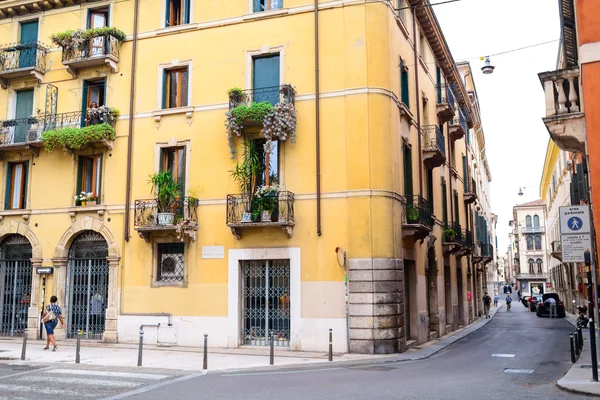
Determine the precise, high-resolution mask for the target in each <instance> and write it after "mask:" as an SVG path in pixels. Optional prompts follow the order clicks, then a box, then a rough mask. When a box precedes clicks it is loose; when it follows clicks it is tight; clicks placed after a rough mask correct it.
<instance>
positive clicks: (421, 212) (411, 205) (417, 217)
mask: <svg viewBox="0 0 600 400" xmlns="http://www.w3.org/2000/svg"><path fill="white" fill-rule="evenodd" d="M406 223H407V224H408V225H423V226H427V227H430V228H431V227H432V226H433V212H432V207H431V203H430V202H429V200H427V199H425V198H423V197H421V196H419V195H413V196H410V197H407V199H406Z"/></svg>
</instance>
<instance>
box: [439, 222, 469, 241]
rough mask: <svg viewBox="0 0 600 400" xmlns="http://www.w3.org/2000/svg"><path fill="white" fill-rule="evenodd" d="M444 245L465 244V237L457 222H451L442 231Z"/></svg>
mask: <svg viewBox="0 0 600 400" xmlns="http://www.w3.org/2000/svg"><path fill="white" fill-rule="evenodd" d="M444 243H457V244H461V245H464V244H465V237H464V236H463V231H462V229H461V227H460V224H459V223H458V222H452V223H451V224H448V225H446V229H445V230H444Z"/></svg>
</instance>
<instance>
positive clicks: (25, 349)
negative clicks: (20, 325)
mask: <svg viewBox="0 0 600 400" xmlns="http://www.w3.org/2000/svg"><path fill="white" fill-rule="evenodd" d="M26 352H27V328H25V330H24V331H23V348H22V349H21V361H25V353H26Z"/></svg>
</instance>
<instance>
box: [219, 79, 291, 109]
mask: <svg viewBox="0 0 600 400" xmlns="http://www.w3.org/2000/svg"><path fill="white" fill-rule="evenodd" d="M295 97H296V91H295V90H294V88H293V87H292V86H291V85H281V86H270V87H264V88H260V89H248V90H242V91H241V94H240V93H230V94H229V110H230V111H231V110H233V109H234V108H236V107H237V106H241V105H246V106H250V105H251V104H252V103H262V102H265V101H266V102H268V103H270V104H271V105H275V104H277V103H291V104H294V101H295Z"/></svg>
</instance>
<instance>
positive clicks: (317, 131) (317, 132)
mask: <svg viewBox="0 0 600 400" xmlns="http://www.w3.org/2000/svg"><path fill="white" fill-rule="evenodd" d="M315 139H316V154H315V157H316V164H317V165H316V169H317V235H318V236H321V130H320V117H319V0H315Z"/></svg>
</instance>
